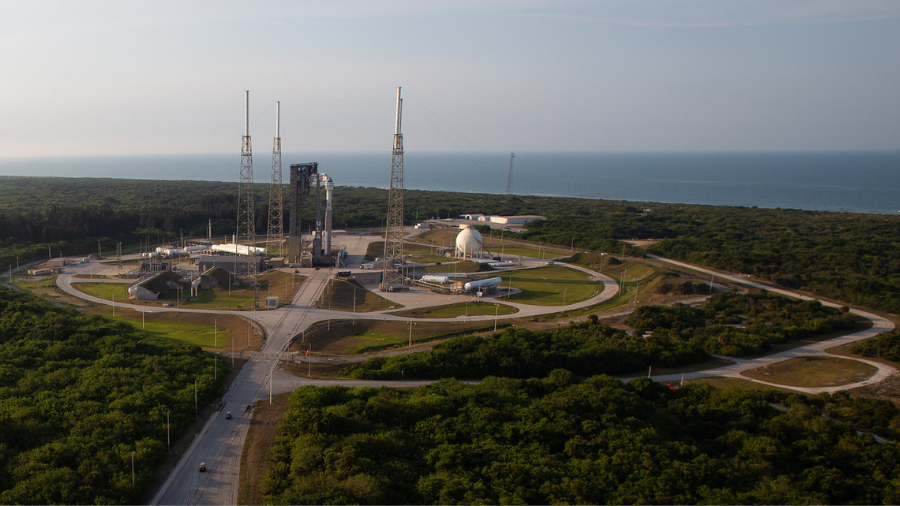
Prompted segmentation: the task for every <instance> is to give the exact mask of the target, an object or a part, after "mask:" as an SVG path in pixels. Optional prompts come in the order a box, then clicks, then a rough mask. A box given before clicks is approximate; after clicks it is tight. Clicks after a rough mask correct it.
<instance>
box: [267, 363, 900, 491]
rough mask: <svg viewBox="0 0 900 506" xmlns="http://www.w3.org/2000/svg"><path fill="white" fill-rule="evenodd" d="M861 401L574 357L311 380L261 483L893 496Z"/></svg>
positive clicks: (890, 410) (882, 447)
mask: <svg viewBox="0 0 900 506" xmlns="http://www.w3.org/2000/svg"><path fill="white" fill-rule="evenodd" d="M864 401H865V402H872V403H875V404H877V406H878V408H879V409H880V410H882V411H883V412H884V416H885V417H887V419H888V420H890V419H891V418H890V417H893V419H894V420H895V421H896V420H897V419H898V410H897V408H896V407H894V406H893V405H892V404H890V403H889V402H887V401H870V400H868V399H867V400H864ZM865 407H869V406H868V404H867V405H866V406H857V401H856V400H854V399H851V398H849V397H846V396H835V397H828V396H822V397H817V398H811V399H810V398H806V397H805V396H802V395H797V394H786V393H781V392H777V391H774V390H766V391H740V390H738V389H714V388H711V387H708V386H706V385H704V384H702V383H697V384H688V385H685V386H684V387H683V388H681V389H678V390H672V389H670V388H667V387H665V386H662V385H659V384H656V383H653V382H651V381H650V380H648V379H646V378H640V379H637V380H634V381H632V382H630V383H628V384H622V383H621V382H620V381H619V380H616V379H613V378H610V377H608V376H595V377H591V378H589V379H586V380H584V381H579V380H577V379H576V377H575V376H574V375H573V374H572V373H570V372H568V371H565V370H556V371H553V372H551V373H550V374H549V375H547V376H546V377H544V378H541V379H525V380H520V379H509V378H494V377H491V378H487V379H486V380H485V381H484V382H483V383H481V384H474V385H467V384H462V383H459V382H457V381H455V380H442V381H441V382H438V383H435V384H432V385H430V386H427V387H421V388H417V389H372V388H343V387H326V388H322V387H302V388H301V389H299V390H297V391H296V392H295V393H294V394H293V395H292V398H291V405H290V408H289V410H288V412H287V414H286V415H285V418H284V422H283V424H282V425H281V427H280V429H279V435H278V437H277V441H276V445H275V447H274V448H273V449H272V452H271V455H272V465H271V468H270V471H269V472H268V473H267V474H266V475H265V477H264V479H263V483H262V485H261V491H262V492H263V493H264V494H265V502H266V503H268V504H498V503H499V504H502V503H506V504H565V503H576V504H648V503H649V504H809V503H815V504H880V503H884V504H897V503H898V502H900V478H898V477H897V475H896V472H895V470H896V469H897V465H898V462H900V446H898V444H897V443H894V442H890V443H885V444H879V443H878V442H877V441H876V440H875V439H874V438H873V437H872V436H870V435H867V434H864V433H859V432H857V428H856V427H854V426H853V425H852V422H848V421H844V420H842V419H841V417H840V414H841V413H843V412H859V411H861V410H862V409H865ZM834 414H836V415H838V416H830V415H834ZM826 416H827V417H828V418H826ZM894 435H895V436H896V430H895V431H894Z"/></svg>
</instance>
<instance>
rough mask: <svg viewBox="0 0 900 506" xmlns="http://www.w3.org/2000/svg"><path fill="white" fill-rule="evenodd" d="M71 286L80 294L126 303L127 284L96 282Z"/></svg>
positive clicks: (81, 282)
mask: <svg viewBox="0 0 900 506" xmlns="http://www.w3.org/2000/svg"><path fill="white" fill-rule="evenodd" d="M72 286H73V287H74V288H75V289H77V290H78V291H80V292H84V293H86V294H88V295H93V296H94V297H100V298H101V299H106V300H112V299H113V298H115V299H116V302H128V301H127V299H128V284H127V283H102V282H98V281H79V282H77V283H76V282H74V280H73V282H72Z"/></svg>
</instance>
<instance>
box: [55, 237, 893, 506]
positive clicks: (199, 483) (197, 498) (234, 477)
mask: <svg viewBox="0 0 900 506" xmlns="http://www.w3.org/2000/svg"><path fill="white" fill-rule="evenodd" d="M351 241H352V239H351ZM368 242H369V240H368V239H357V240H356V241H353V243H352V244H351V251H350V253H351V254H357V255H358V254H359V252H358V251H354V250H363V249H364V248H365V246H366V245H367V244H368ZM654 258H657V259H658V260H662V261H666V262H671V263H673V264H678V265H681V266H683V267H687V268H691V269H694V270H698V271H699V272H705V273H707V274H715V276H716V277H718V278H719V279H728V280H729V281H732V282H734V283H739V284H743V285H749V286H756V287H760V288H765V289H766V290H769V291H770V292H773V293H780V294H782V295H787V296H790V297H800V298H808V297H804V296H799V295H797V294H794V293H793V292H789V291H787V290H780V289H774V288H771V287H769V286H765V285H760V284H757V283H753V282H749V281H748V280H746V279H744V278H739V277H735V276H727V275H723V274H721V273H714V272H712V271H709V270H707V269H703V268H697V267H695V266H691V265H688V264H683V263H681V262H673V261H670V260H666V259H663V258H658V257H654ZM544 263H545V261H533V262H531V263H530V264H529V265H530V266H534V267H537V266H540V265H543V264H544ZM560 265H565V264H560ZM568 267H570V268H574V269H578V270H581V271H584V272H586V273H588V274H590V275H591V276H592V277H593V279H595V280H596V281H599V282H601V283H602V284H603V289H602V290H600V291H599V292H598V293H597V294H595V295H594V296H593V297H592V298H590V299H588V300H585V301H582V302H579V303H575V304H568V305H566V306H564V307H561V306H549V307H548V306H530V305H525V304H516V303H512V302H509V301H506V300H502V301H497V302H498V303H502V304H506V305H510V306H514V307H516V308H517V309H518V310H519V311H518V312H517V313H514V314H510V315H500V316H499V317H497V319H506V318H521V317H528V316H535V315H540V314H549V313H556V312H559V311H563V310H571V309H578V308H582V307H588V306H592V305H596V304H600V303H602V302H604V301H606V300H609V299H610V298H612V297H614V296H615V295H616V294H617V293H618V289H619V287H618V284H617V283H616V281H615V280H613V279H611V278H609V277H608V276H605V275H601V274H598V273H596V272H594V271H591V270H588V269H584V268H582V267H577V266H571V265H568ZM71 270H72V271H73V272H72V273H66V274H63V275H60V276H59V277H58V284H59V286H60V288H61V289H62V290H64V291H66V292H67V293H70V294H73V295H75V296H78V297H80V298H83V299H87V300H91V301H94V302H99V303H102V304H110V303H111V301H109V300H105V299H99V298H97V297H92V296H89V295H86V294H84V293H83V292H80V291H78V290H76V289H75V288H73V287H72V286H71V275H72V274H73V273H78V272H87V266H76V267H75V268H74V269H71ZM306 271H307V272H308V278H307V280H306V282H304V284H303V285H302V286H301V288H300V290H299V291H298V292H297V293H296V294H295V296H294V297H293V299H292V301H291V303H290V304H289V305H287V306H285V307H282V308H280V309H278V310H275V311H257V312H252V313H251V312H242V313H239V314H240V315H241V316H244V317H247V318H250V319H252V320H254V321H256V322H257V323H259V324H260V325H261V326H262V327H263V328H264V329H265V330H266V340H265V342H264V343H263V347H262V349H261V350H260V353H258V354H256V355H255V356H254V357H253V358H252V359H251V360H250V361H249V362H248V363H247V364H246V365H245V366H244V368H243V369H242V370H241V372H240V374H239V375H238V377H237V378H236V379H235V381H234V382H233V383H232V386H231V388H230V389H229V391H228V392H227V393H226V394H225V396H224V398H223V401H224V402H225V403H226V405H225V407H224V408H223V409H222V412H220V413H217V414H216V415H214V416H212V417H211V418H210V419H209V420H208V421H207V423H206V424H205V425H204V427H203V429H202V430H201V431H200V433H198V435H197V437H196V438H195V439H194V442H193V444H192V445H191V447H190V448H189V449H188V450H187V451H186V452H185V454H184V456H183V457H182V459H181V461H180V462H179V463H178V465H177V466H176V468H175V469H174V471H173V472H172V473H171V475H170V476H169V478H168V479H167V481H166V482H165V484H164V485H163V486H162V487H161V488H160V490H159V492H158V493H157V495H156V496H155V497H154V499H153V501H152V502H151V504H235V503H236V501H237V486H238V471H239V466H240V453H241V448H242V446H243V441H244V439H245V437H246V433H247V429H248V427H249V423H250V412H247V411H245V408H246V406H248V405H252V404H254V403H255V402H257V401H258V400H260V399H265V398H266V397H267V396H268V395H269V392H270V391H271V392H272V393H273V394H277V393H282V392H287V391H292V390H294V389H296V388H297V387H299V386H302V385H333V384H340V385H345V386H389V387H415V386H420V385H423V384H427V383H429V382H421V381H387V382H373V381H345V380H311V379H307V378H298V377H296V376H293V375H290V374H288V373H286V372H284V371H282V370H280V369H277V367H276V366H277V364H278V362H279V361H280V360H282V359H287V358H288V357H287V356H286V355H285V352H286V350H287V348H288V346H289V345H290V342H291V340H292V339H293V338H294V337H295V336H297V335H299V334H301V333H302V332H303V331H305V330H306V329H308V328H309V327H310V326H311V325H313V324H315V323H317V322H320V321H324V320H328V319H346V318H348V317H351V316H352V317H355V318H358V319H381V320H391V321H407V320H409V318H406V317H402V316H397V315H395V314H391V312H390V311H387V312H375V313H355V314H354V315H351V314H348V313H347V312H345V311H332V310H324V309H318V308H316V307H314V306H313V302H314V301H315V300H317V299H318V298H319V296H320V295H321V293H322V290H324V288H325V284H326V283H327V282H328V280H329V279H331V278H332V276H333V270H331V269H320V270H313V269H309V270H306ZM381 295H383V296H386V297H387V298H389V299H390V300H393V301H395V302H397V303H398V304H402V305H404V306H405V308H404V309H409V308H414V307H425V306H434V305H440V304H448V303H453V302H462V301H466V300H470V299H471V297H469V296H462V295H436V294H432V293H431V292H428V291H426V290H419V289H413V290H410V291H407V292H396V293H390V294H381ZM116 306H117V307H129V308H132V309H135V310H138V311H141V310H143V309H144V306H140V305H131V304H126V303H122V302H118V301H117V302H116ZM153 311H155V312H157V311H159V312H161V311H183V312H206V313H217V314H235V312H233V311H226V310H206V309H184V308H154V309H153ZM853 311H854V312H855V313H857V314H859V315H861V316H864V317H866V318H869V319H870V320H872V321H873V327H872V328H871V329H868V330H866V331H863V332H859V333H856V334H852V335H850V336H844V337H842V338H839V339H837V340H831V341H827V342H824V343H817V344H815V345H810V346H804V347H801V348H796V349H794V350H789V351H786V352H783V353H779V354H775V355H770V356H768V357H763V358H761V359H756V360H753V361H749V360H748V361H744V360H737V361H735V364H734V365H731V366H727V367H724V368H720V369H716V370H710V371H702V372H697V373H690V374H685V375H684V378H685V379H691V378H698V377H704V376H739V375H740V372H741V371H743V370H746V369H750V368H754V367H760V365H763V364H767V363H774V362H778V361H781V360H785V359H787V358H792V357H796V356H809V355H811V354H822V353H824V351H823V350H824V349H825V348H830V347H833V346H837V345H840V344H844V343H846V342H853V341H857V340H860V339H865V338H867V337H871V336H873V335H876V334H878V333H881V332H884V331H887V330H890V329H893V328H894V326H893V324H892V323H891V322H890V321H888V320H885V319H883V318H880V317H878V316H876V315H873V314H870V313H867V312H863V311H857V310H853ZM457 319H459V320H461V321H462V320H465V321H485V320H494V319H495V316H494V315H480V316H469V317H465V316H459V317H457ZM415 321H417V322H420V321H425V322H428V321H440V322H446V321H447V319H446V318H416V319H415ZM873 365H876V366H877V367H879V372H878V373H877V374H876V376H874V377H872V378H870V379H869V380H868V381H867V382H866V384H867V383H874V382H878V381H881V380H882V379H884V378H885V377H887V376H890V375H892V374H896V372H897V371H896V370H895V369H893V368H890V367H889V366H884V365H883V364H876V363H873ZM654 379H656V380H660V381H677V380H680V379H681V375H671V376H654ZM745 379H747V378H745ZM862 384H864V383H857V384H853V385H847V386H843V387H833V388H822V389H807V390H808V391H810V392H813V391H835V390H841V389H846V388H853V387H856V386H860V385H862ZM798 390H799V389H798ZM225 411H231V412H232V414H233V415H234V417H233V419H232V420H225V417H224V412H225ZM200 462H204V463H205V464H206V466H207V472H206V473H199V472H198V468H199V464H200Z"/></svg>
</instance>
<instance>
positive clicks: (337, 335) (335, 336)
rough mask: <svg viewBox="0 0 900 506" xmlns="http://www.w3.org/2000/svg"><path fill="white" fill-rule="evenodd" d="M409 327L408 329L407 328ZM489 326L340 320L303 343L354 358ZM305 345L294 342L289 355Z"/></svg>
mask: <svg viewBox="0 0 900 506" xmlns="http://www.w3.org/2000/svg"><path fill="white" fill-rule="evenodd" d="M410 323H412V325H410ZM493 328H494V324H493V322H490V323H486V322H468V323H466V322H447V323H443V322H441V323H434V322H396V321H383V320H356V321H355V322H354V321H352V320H340V321H333V322H331V324H330V328H328V327H327V326H326V327H325V328H321V325H319V326H317V330H314V331H313V332H310V333H308V334H307V335H306V336H305V341H308V342H311V343H312V350H313V352H316V353H323V354H326V355H355V354H359V353H365V352H369V351H374V350H378V349H383V348H390V347H392V346H402V345H405V344H409V340H410V337H411V338H412V342H413V343H416V342H418V341H427V340H431V339H434V338H437V337H440V336H445V335H448V334H458V333H460V332H474V331H491V330H493ZM307 346H308V345H307V344H306V343H305V342H301V341H300V340H298V341H297V342H296V343H295V344H294V345H293V346H292V347H291V351H297V352H304V351H305V350H306V349H307Z"/></svg>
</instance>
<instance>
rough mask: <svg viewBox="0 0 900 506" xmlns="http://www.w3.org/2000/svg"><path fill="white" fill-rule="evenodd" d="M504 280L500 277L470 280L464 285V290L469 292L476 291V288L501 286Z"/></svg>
mask: <svg viewBox="0 0 900 506" xmlns="http://www.w3.org/2000/svg"><path fill="white" fill-rule="evenodd" d="M502 282H503V280H502V279H500V278H487V279H479V280H478V281H469V282H468V283H466V284H464V285H463V290H465V291H467V292H474V291H475V290H480V289H483V288H490V287H492V286H499V285H500V283H502Z"/></svg>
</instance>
